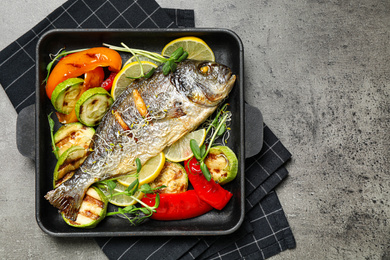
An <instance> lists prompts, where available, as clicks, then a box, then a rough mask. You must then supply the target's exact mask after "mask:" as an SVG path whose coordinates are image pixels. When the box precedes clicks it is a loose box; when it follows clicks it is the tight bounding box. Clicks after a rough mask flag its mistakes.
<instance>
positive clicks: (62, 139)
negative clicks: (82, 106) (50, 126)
mask: <svg viewBox="0 0 390 260" xmlns="http://www.w3.org/2000/svg"><path fill="white" fill-rule="evenodd" d="M94 134H95V129H93V128H92V127H87V126H84V125H83V124H81V123H79V122H75V123H70V124H66V125H63V126H61V127H60V129H58V130H57V132H56V133H55V134H54V142H55V144H56V146H57V147H58V148H59V151H58V155H59V156H61V154H62V153H63V152H65V151H66V150H68V149H69V148H70V147H72V146H82V147H84V148H86V149H87V148H89V145H90V143H91V140H92V137H93V135H94Z"/></svg>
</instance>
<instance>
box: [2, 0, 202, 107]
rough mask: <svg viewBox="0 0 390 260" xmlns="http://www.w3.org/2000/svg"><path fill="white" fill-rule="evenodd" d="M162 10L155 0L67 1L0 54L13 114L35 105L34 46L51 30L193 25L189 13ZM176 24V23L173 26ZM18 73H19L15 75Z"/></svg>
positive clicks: (4, 86)
mask: <svg viewBox="0 0 390 260" xmlns="http://www.w3.org/2000/svg"><path fill="white" fill-rule="evenodd" d="M166 10H167V12H166V11H165V10H164V9H162V8H161V7H160V6H159V5H158V4H157V3H156V2H155V1H154V0H142V1H136V0H126V1H124V0H69V1H67V2H65V3H64V4H63V5H62V6H60V7H59V8H57V9H56V10H55V11H53V12H52V13H51V14H49V15H48V16H47V17H46V18H45V19H44V20H42V21H41V22H40V23H38V24H37V25H36V26H34V27H33V28H32V29H31V30H30V31H28V32H27V33H25V34H24V35H22V36H21V37H20V38H19V39H17V40H16V41H15V42H13V43H12V44H10V45H9V46H7V47H6V48H5V49H4V50H2V51H1V52H0V83H1V85H2V86H3V88H4V90H5V92H6V94H7V95H8V97H9V99H10V100H11V102H12V105H13V106H14V107H15V109H16V112H18V113H19V112H20V111H21V110H22V109H23V108H25V107H27V106H29V105H31V104H34V102H35V47H36V45H37V43H38V40H39V38H40V37H41V36H42V35H43V34H44V33H45V32H47V31H49V30H51V29H69V28H177V27H179V26H180V27H183V26H194V19H193V18H194V12H193V11H192V10H174V9H166ZM175 22H176V23H175ZM18 73H19V74H18Z"/></svg>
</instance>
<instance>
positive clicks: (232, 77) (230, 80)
mask: <svg viewBox="0 0 390 260" xmlns="http://www.w3.org/2000/svg"><path fill="white" fill-rule="evenodd" d="M227 78H228V80H227V82H226V89H227V91H228V92H230V90H231V89H232V88H233V86H234V83H235V82H236V79H237V76H236V75H235V74H233V73H230V75H228V76H227Z"/></svg>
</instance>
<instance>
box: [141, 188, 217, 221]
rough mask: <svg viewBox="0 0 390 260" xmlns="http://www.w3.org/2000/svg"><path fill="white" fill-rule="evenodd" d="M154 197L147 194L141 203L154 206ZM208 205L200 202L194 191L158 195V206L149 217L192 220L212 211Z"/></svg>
mask: <svg viewBox="0 0 390 260" xmlns="http://www.w3.org/2000/svg"><path fill="white" fill-rule="evenodd" d="M155 199H156V195H155V194H148V195H146V196H145V197H144V198H143V199H142V202H144V203H145V204H147V205H149V206H151V207H152V206H154V204H155ZM212 209H213V207H211V206H210V205H209V204H207V203H206V202H204V201H203V200H201V199H200V198H199V197H198V195H197V194H196V192H195V191H194V190H188V191H186V192H182V193H171V194H168V193H164V194H160V204H159V206H158V208H157V209H156V212H155V213H153V215H152V216H151V217H150V218H151V219H156V220H180V219H188V218H194V217H197V216H200V215H203V214H205V213H206V212H209V211H210V210H212Z"/></svg>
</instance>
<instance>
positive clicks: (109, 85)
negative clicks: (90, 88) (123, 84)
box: [100, 72, 118, 91]
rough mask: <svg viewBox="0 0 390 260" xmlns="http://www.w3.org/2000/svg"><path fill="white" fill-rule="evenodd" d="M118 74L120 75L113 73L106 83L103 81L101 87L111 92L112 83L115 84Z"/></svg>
mask: <svg viewBox="0 0 390 260" xmlns="http://www.w3.org/2000/svg"><path fill="white" fill-rule="evenodd" d="M116 74H118V73H117V72H111V74H110V76H108V78H107V79H106V80H105V81H103V83H102V85H101V86H100V87H102V88H104V89H105V90H107V91H110V90H111V88H112V83H114V79H115V76H116Z"/></svg>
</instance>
